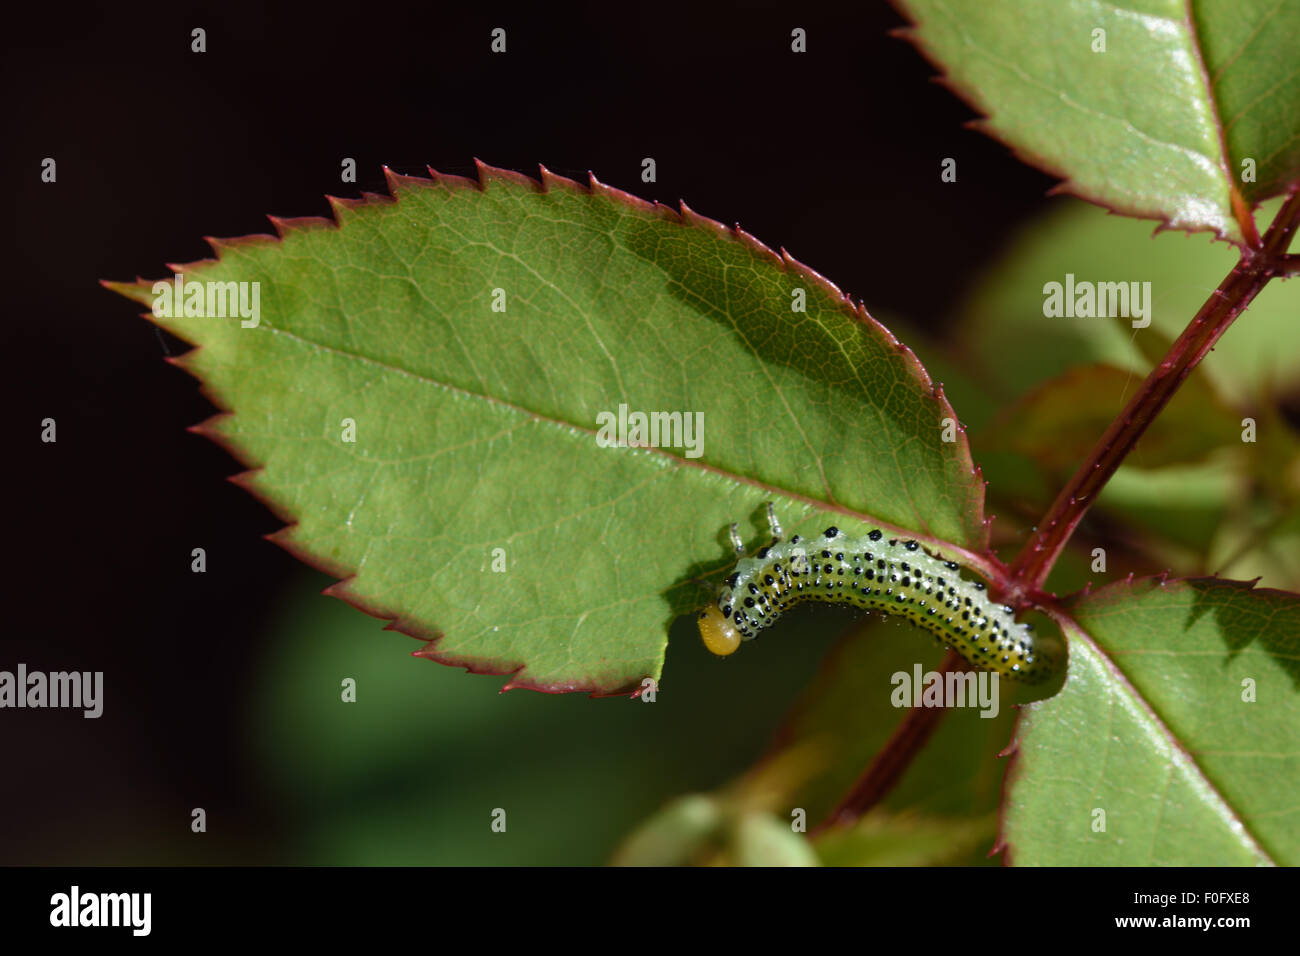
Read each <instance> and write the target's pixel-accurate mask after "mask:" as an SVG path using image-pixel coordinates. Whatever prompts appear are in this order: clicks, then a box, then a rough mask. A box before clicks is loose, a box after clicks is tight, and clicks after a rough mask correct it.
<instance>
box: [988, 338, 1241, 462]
mask: <svg viewBox="0 0 1300 956" xmlns="http://www.w3.org/2000/svg"><path fill="white" fill-rule="evenodd" d="M1141 384H1142V379H1141V378H1140V377H1138V376H1135V375H1134V374H1133V372H1131V371H1125V370H1124V369H1120V368H1116V367H1115V366H1113V365H1100V364H1096V365H1077V366H1075V367H1074V368H1073V369H1071V370H1069V371H1068V372H1064V373H1062V374H1061V375H1059V376H1058V377H1056V378H1054V379H1052V380H1051V381H1050V382H1047V383H1045V384H1044V385H1041V386H1039V387H1038V388H1037V389H1035V390H1034V391H1032V392H1030V393H1029V394H1028V395H1026V396H1024V397H1023V398H1021V399H1020V400H1019V401H1018V402H1016V403H1015V404H1013V405H1010V406H1008V407H1007V408H1005V409H1004V410H1003V411H1002V412H1001V413H1000V414H999V415H998V417H997V418H996V419H995V420H994V422H993V423H992V424H991V425H990V426H989V428H988V429H987V431H983V432H981V433H980V434H978V435H976V436H975V437H974V441H975V444H976V446H977V447H979V448H980V450H981V452H982V451H983V450H984V449H990V450H994V451H1013V452H1018V453H1019V454H1022V455H1025V456H1026V457H1028V458H1031V459H1033V460H1034V461H1036V462H1037V463H1038V464H1039V465H1040V466H1041V467H1042V468H1043V469H1044V470H1045V471H1047V472H1048V473H1049V474H1050V475H1052V476H1054V477H1056V478H1065V477H1068V476H1069V474H1070V472H1071V471H1073V470H1074V468H1076V467H1077V466H1078V465H1079V463H1080V462H1082V461H1083V460H1084V458H1085V457H1086V456H1087V454H1088V452H1089V451H1090V450H1091V449H1092V447H1093V445H1095V444H1096V443H1097V439H1098V438H1099V437H1100V436H1101V435H1102V434H1104V433H1105V431H1106V428H1107V427H1108V426H1109V425H1110V423H1111V421H1112V420H1114V418H1115V417H1116V416H1117V415H1119V414H1120V413H1121V412H1122V411H1123V410H1124V405H1125V403H1126V401H1127V399H1129V398H1131V397H1132V394H1133V393H1134V392H1135V391H1137V389H1138V387H1139V386H1140V385H1141ZM1240 435H1241V425H1240V416H1239V415H1238V414H1236V413H1235V412H1234V411H1233V410H1232V409H1230V408H1228V407H1227V406H1226V405H1224V404H1223V402H1221V401H1220V400H1219V398H1218V395H1217V394H1216V393H1215V392H1214V390H1213V389H1212V388H1211V387H1210V386H1209V384H1208V382H1207V381H1206V379H1205V378H1203V377H1192V378H1189V379H1188V380H1187V383H1186V387H1185V388H1183V389H1181V390H1180V391H1179V392H1178V394H1177V395H1175V396H1174V399H1173V401H1171V402H1170V404H1169V406H1168V407H1167V408H1166V409H1165V410H1164V411H1163V412H1161V414H1160V416H1159V417H1158V418H1157V419H1156V420H1155V421H1154V422H1152V423H1151V427H1150V428H1148V429H1147V432H1146V434H1144V435H1143V436H1142V440H1141V441H1140V442H1139V444H1138V446H1137V448H1135V449H1134V451H1133V454H1132V455H1130V456H1129V457H1128V459H1126V461H1125V464H1126V465H1128V466H1131V467H1140V468H1158V467H1162V466H1165V465H1180V464H1188V463H1191V462H1198V461H1203V460H1205V459H1206V458H1207V457H1209V456H1210V455H1212V454H1214V453H1215V452H1218V451H1220V450H1221V449H1223V447H1224V446H1225V445H1227V444H1228V443H1229V442H1236V443H1238V444H1239V443H1240V441H1239V440H1240Z"/></svg>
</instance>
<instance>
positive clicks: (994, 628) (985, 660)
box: [698, 502, 1056, 683]
mask: <svg viewBox="0 0 1300 956" xmlns="http://www.w3.org/2000/svg"><path fill="white" fill-rule="evenodd" d="M767 519H768V523H769V524H770V525H771V529H772V538H773V541H772V543H771V544H770V545H768V546H767V547H766V548H763V549H762V550H760V551H759V552H758V553H757V554H756V555H755V556H754V557H752V558H747V557H743V555H744V553H745V546H744V544H743V543H742V542H741V540H740V535H739V534H738V533H737V531H736V526H735V525H734V524H733V525H732V526H731V542H732V544H733V545H734V546H735V548H736V553H737V554H738V555H741V556H742V557H741V558H740V559H739V560H738V561H737V563H736V568H735V571H734V572H733V573H732V574H731V575H730V576H729V577H728V578H727V582H726V585H725V586H724V587H723V588H722V590H721V591H720V592H719V594H718V598H717V601H716V602H715V603H712V604H709V605H708V606H707V607H705V608H704V609H703V610H701V611H700V613H699V620H698V623H699V628H700V638H701V639H702V640H703V641H704V646H705V647H706V648H708V649H709V650H710V651H712V652H713V653H714V654H717V655H719V656H725V655H727V654H731V653H733V652H734V651H735V650H736V649H737V648H738V647H739V646H740V644H741V642H742V641H749V640H753V639H754V638H756V637H758V635H759V632H760V631H763V630H765V629H766V628H769V627H771V626H772V625H773V624H775V623H776V621H777V620H778V619H779V618H780V617H781V613H782V612H783V611H785V610H786V609H787V608H789V607H793V606H794V605H796V604H801V603H803V602H805V601H825V602H827V603H830V604H851V605H853V606H855V607H861V608H876V609H879V610H882V611H885V612H887V613H889V614H899V615H902V616H903V617H905V618H907V619H908V620H909V621H911V622H912V623H913V624H916V625H918V626H919V627H922V628H924V629H925V630H927V631H930V632H931V633H932V634H934V636H935V637H936V638H938V640H939V642H940V643H942V644H944V645H947V646H948V647H951V648H952V649H953V650H955V651H957V653H959V654H961V656H962V657H964V658H966V660H968V661H969V662H970V663H971V664H973V665H975V666H976V667H982V668H986V669H989V670H993V671H996V672H997V673H999V674H1001V675H1003V676H1004V677H1009V678H1013V679H1015V680H1021V681H1025V682H1027V683H1038V682H1039V681H1042V680H1045V679H1046V678H1047V677H1049V676H1050V675H1051V674H1052V672H1053V671H1054V669H1055V663H1056V662H1055V656H1054V655H1053V654H1051V653H1050V652H1047V651H1045V650H1044V648H1043V647H1042V646H1041V644H1042V642H1041V641H1038V640H1037V639H1036V637H1035V635H1034V632H1033V627H1032V626H1031V625H1029V624H1021V623H1018V622H1017V621H1016V619H1015V609H1014V608H1012V607H1010V606H1009V605H1004V604H994V603H993V602H992V601H990V600H989V598H988V595H987V591H986V588H985V586H984V585H983V584H982V583H980V582H977V581H967V580H964V579H963V578H962V577H961V575H960V573H959V571H960V565H958V564H957V563H956V562H953V561H942V560H940V559H939V558H936V557H935V556H933V555H931V554H929V553H928V552H926V551H925V550H923V549H922V548H921V546H920V544H918V543H917V542H916V541H910V540H901V539H898V538H886V537H885V534H884V532H882V531H881V530H880V529H878V528H877V529H873V530H871V531H868V532H867V533H866V535H864V536H863V537H860V538H855V537H853V536H852V535H847V534H845V533H844V532H842V531H840V530H839V529H838V528H835V527H831V528H827V529H826V530H825V531H824V532H822V534H821V535H820V536H819V537H816V538H813V539H812V540H810V541H806V542H805V541H804V540H803V539H802V538H800V537H799V535H795V536H794V537H792V538H790V539H789V540H788V541H783V540H782V531H781V525H780V523H779V522H778V521H777V519H776V512H775V510H774V509H773V508H772V505H771V503H770V502H769V503H768V505H767Z"/></svg>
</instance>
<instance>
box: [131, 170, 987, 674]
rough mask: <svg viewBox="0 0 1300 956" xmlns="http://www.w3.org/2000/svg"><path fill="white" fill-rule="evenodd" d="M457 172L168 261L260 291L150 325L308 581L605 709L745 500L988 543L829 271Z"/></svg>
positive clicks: (701, 594)
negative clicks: (624, 437) (613, 430)
mask: <svg viewBox="0 0 1300 956" xmlns="http://www.w3.org/2000/svg"><path fill="white" fill-rule="evenodd" d="M480 175H481V179H482V185H481V187H480V186H478V185H476V184H474V183H471V182H469V181H467V180H462V179H459V178H455V177H446V176H436V178H435V179H434V180H433V181H429V180H423V179H415V178H409V177H403V176H396V175H391V174H390V177H389V183H390V189H391V191H392V193H393V196H394V199H395V201H387V200H383V199H379V198H377V197H372V198H371V199H370V200H369V201H364V202H345V201H338V200H335V201H333V205H334V210H335V216H336V218H337V220H338V228H333V227H332V224H331V223H329V222H327V221H325V220H292V221H275V223H276V226H277V229H278V231H279V232H280V235H281V238H280V240H279V241H276V240H274V239H272V238H270V237H251V238H249V239H245V240H241V241H235V242H214V243H213V246H214V248H215V250H216V252H217V254H218V259H217V260H216V261H211V260H209V261H205V262H202V263H196V264H193V265H189V266H183V267H178V268H177V270H176V271H179V272H182V273H183V274H184V275H185V277H186V279H187V280H188V281H198V282H211V281H218V282H226V281H248V282H259V283H260V284H261V285H260V292H261V318H260V324H258V326H257V327H256V328H245V327H241V323H240V321H239V320H238V319H223V318H215V317H173V318H159V319H157V320H156V321H157V322H158V324H159V325H161V326H162V327H164V328H166V329H168V330H169V331H171V332H173V333H175V334H176V335H178V336H180V337H181V338H183V339H185V340H186V341H189V342H192V343H194V344H196V345H198V346H200V347H199V348H198V349H196V350H195V351H193V352H190V353H188V354H187V355H186V356H184V357H183V358H182V359H181V360H180V362H179V364H181V365H182V366H183V367H184V368H186V369H188V370H189V371H191V372H192V373H193V374H194V375H195V376H197V377H198V378H199V379H201V380H202V382H203V383H204V387H205V392H206V394H208V395H209V396H210V397H211V398H212V400H213V401H214V402H215V403H217V404H218V405H219V406H221V407H223V408H225V409H227V410H228V411H230V412H231V413H232V414H228V415H224V416H218V417H217V418H215V419H213V420H211V421H210V422H208V423H207V424H206V425H205V426H204V427H203V428H202V431H203V432H205V433H206V434H208V435H210V436H211V437H213V438H215V439H216V440H218V441H220V442H221V443H222V444H224V445H225V446H226V447H227V448H229V449H230V450H231V451H232V453H234V454H235V456H236V457H238V458H239V459H240V460H241V461H242V462H244V463H245V464H246V465H248V466H249V467H251V468H254V469H257V470H255V471H252V472H249V473H247V474H245V475H243V476H241V477H240V481H241V483H242V484H243V485H245V486H246V487H248V488H249V489H250V490H251V491H253V492H254V493H255V494H257V495H258V496H259V497H261V498H262V499H263V500H265V501H266V502H267V503H268V504H269V505H270V506H271V507H272V508H273V509H274V510H275V512H276V513H277V514H278V515H280V516H281V517H282V518H284V519H285V520H289V521H293V522H294V523H293V524H292V525H291V526H290V527H288V528H286V529H284V530H283V531H282V532H280V533H278V534H277V535H276V536H275V540H276V541H277V542H278V543H280V544H282V545H283V546H285V547H286V548H288V549H289V550H291V551H292V552H293V553H295V554H297V555H298V556H300V557H302V558H303V559H304V560H306V561H308V562H310V563H312V564H315V565H318V566H320V567H322V568H323V569H325V570H327V571H328V572H330V573H331V574H333V575H335V576H336V577H346V580H345V581H343V582H341V583H340V584H338V585H336V586H334V587H333V588H331V589H330V591H331V593H333V594H335V595H336V596H339V597H342V598H344V599H345V600H347V601H349V602H351V603H353V604H355V605H357V606H358V607H361V608H362V609H364V610H366V611H368V612H370V613H372V614H375V615H377V616H380V617H384V618H390V619H392V624H391V625H390V627H392V628H394V629H396V630H400V631H403V632H405V633H408V634H411V635H413V636H418V637H420V638H422V639H425V640H428V641H429V642H430V643H429V644H428V645H427V646H426V648H425V649H424V650H423V651H421V652H419V653H421V654H423V655H424V656H427V657H430V658H432V659H435V660H438V661H441V662H444V663H448V664H454V665H459V666H464V667H467V668H469V669H471V670H474V671H478V672H488V673H498V674H503V673H512V674H513V675H514V676H513V677H512V679H511V681H510V683H509V684H508V685H507V686H509V687H531V688H534V689H539V690H547V691H573V690H589V691H592V692H596V693H613V692H626V691H629V690H631V689H633V688H636V687H638V686H639V684H640V682H641V680H642V679H643V678H645V677H647V676H649V677H656V678H657V677H658V676H659V674H660V671H661V667H662V662H663V655H664V647H665V643H666V640H667V630H668V625H669V624H670V623H671V622H672V620H673V619H674V618H675V617H676V616H678V615H680V614H682V613H684V612H686V611H688V610H690V609H691V608H693V607H696V606H698V605H699V604H700V603H702V601H703V600H704V598H705V596H706V594H707V593H708V591H707V590H706V589H705V588H704V587H703V585H702V581H703V580H704V579H706V578H707V577H708V576H709V575H711V574H714V573H721V572H722V571H723V570H724V569H725V568H726V567H727V566H728V565H729V564H730V562H731V560H732V558H731V556H730V554H729V548H728V546H727V545H726V532H725V529H726V526H727V525H728V524H729V523H730V522H731V521H735V520H740V521H742V523H743V526H744V532H745V535H746V537H747V538H749V539H751V540H754V539H756V538H757V537H759V536H761V535H762V534H763V533H764V532H759V531H758V528H759V525H758V524H757V523H752V519H754V518H755V517H756V516H757V515H758V514H760V513H761V505H762V502H763V501H764V500H771V501H773V502H774V503H775V505H776V507H777V509H778V511H779V514H780V516H781V517H782V519H783V520H784V522H785V524H786V527H787V528H789V529H791V530H795V531H798V530H807V531H812V530H813V529H816V530H820V528H822V527H824V526H825V524H828V523H831V521H832V519H834V522H835V523H837V524H840V525H842V526H843V525H845V524H849V525H852V523H853V522H855V521H861V522H863V523H866V522H875V523H879V524H884V525H887V526H893V527H896V528H898V529H902V530H906V531H908V532H909V533H910V534H912V535H913V536H916V537H919V538H921V539H922V540H924V541H926V542H927V543H929V544H931V545H932V546H934V547H936V548H937V549H938V550H940V551H945V552H948V553H960V549H962V548H970V549H976V550H978V549H980V548H982V547H983V544H984V540H985V537H984V536H985V534H986V529H985V527H984V524H983V515H982V501H983V488H982V485H981V482H980V481H979V479H978V476H977V475H976V474H975V472H974V469H973V466H972V463H971V459H970V454H969V449H968V447H967V445H966V443H965V438H964V435H963V434H960V433H959V434H958V436H957V438H958V440H957V441H955V442H944V441H942V440H941V436H942V430H943V428H944V422H945V420H946V419H955V418H956V416H955V413H954V412H953V411H952V409H951V407H950V406H949V405H948V403H947V401H946V399H945V398H944V397H943V395H942V393H941V392H940V391H939V390H938V389H937V388H935V387H934V386H933V385H932V384H931V382H930V380H929V378H928V377H927V376H926V374H925V372H924V370H923V369H922V368H921V366H920V364H919V363H918V362H917V361H916V359H915V357H914V356H913V355H912V353H911V352H910V351H909V350H908V349H907V348H906V347H905V346H903V345H902V344H900V343H899V342H898V341H897V340H896V339H894V338H893V337H892V336H891V335H890V334H889V333H888V332H887V331H886V330H885V329H884V328H883V327H881V326H880V325H878V324H877V323H875V322H874V320H872V319H871V318H870V316H868V315H867V314H866V312H865V310H863V309H862V308H861V307H860V306H857V305H855V304H853V303H851V302H850V301H848V300H847V299H846V298H845V297H844V296H843V295H842V294H841V293H840V292H839V290H838V289H836V288H835V287H834V286H832V285H831V284H830V283H829V282H827V281H826V280H824V279H822V278H821V277H820V276H818V275H816V274H815V273H813V272H811V271H810V270H808V269H807V268H805V267H803V266H801V265H800V264H798V263H797V262H795V261H794V260H793V259H791V258H790V257H789V256H786V255H784V254H783V255H780V256H778V255H777V254H775V253H773V252H772V251H770V250H769V249H767V248H766V247H764V246H762V245H761V244H759V243H758V242H757V241H755V240H754V239H752V238H751V237H749V236H748V235H746V234H744V233H743V232H740V231H739V230H728V229H726V228H724V227H722V226H720V225H719V224H717V223H715V222H712V221H711V220H707V219H704V218H702V217H700V216H698V215H696V214H694V213H693V212H690V211H689V210H686V209H685V208H684V207H683V211H682V213H681V214H680V215H678V214H676V213H674V212H672V211H670V210H668V209H666V208H664V207H662V206H654V205H650V204H647V203H643V202H640V201H639V200H636V199H634V198H632V197H630V196H627V195H626V194H623V193H620V192H618V191H617V190H613V189H610V188H608V187H605V186H602V185H600V184H598V183H596V182H595V181H594V180H593V183H592V187H591V189H590V190H587V189H584V188H582V187H580V186H578V185H577V184H575V183H572V182H570V181H569V180H565V179H562V178H559V177H556V176H553V175H551V174H550V173H548V172H546V171H543V184H542V186H539V185H538V184H537V183H534V182H533V181H531V180H528V179H526V178H525V177H522V176H518V175H516V174H512V173H506V172H502V171H499V170H494V169H491V168H489V167H481V169H480ZM111 288H114V289H115V290H117V291H119V292H121V293H123V294H124V295H127V296H129V297H131V298H133V299H135V300H136V301H139V302H142V303H152V302H153V299H154V296H153V293H152V286H151V283H148V282H143V281H142V282H138V283H135V284H113V285H111ZM496 290H501V291H500V292H497V291H496ZM503 295H504V300H503V299H502V298H501V296H503ZM502 301H504V303H505V309H506V311H504V312H501V311H494V309H493V306H494V304H500V303H501V302H502ZM798 305H802V306H803V307H804V311H797V310H796V306H798ZM623 405H626V406H627V408H628V409H629V411H632V412H644V413H652V412H662V413H684V414H685V415H688V416H695V415H699V416H702V420H703V423H704V425H703V428H704V431H703V433H702V438H703V441H702V443H701V446H700V448H698V449H697V448H694V447H692V446H691V444H690V443H689V442H687V441H686V440H685V438H686V436H685V435H682V436H679V439H680V440H679V441H678V442H677V443H676V444H674V443H673V442H672V441H671V440H670V441H669V442H668V444H669V445H671V446H672V447H658V448H633V447H626V446H623V447H601V445H600V444H599V442H598V438H599V437H600V432H601V427H602V425H603V424H606V422H604V421H602V420H601V419H600V418H598V416H601V415H602V414H610V415H614V416H617V415H618V414H619V410H620V406H623ZM345 421H350V422H353V423H355V436H354V437H355V441H353V442H349V441H346V440H343V439H344V438H345V437H346V433H345V432H344V427H345ZM696 451H700V452H702V454H701V456H700V457H692V455H693V454H694V453H695V452H696ZM945 541H946V542H951V543H950V544H944V542H945ZM498 549H500V550H498ZM967 558H968V560H975V561H976V563H978V559H972V558H971V557H970V556H967ZM501 568H505V571H504V573H499V572H500V569H501Z"/></svg>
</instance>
